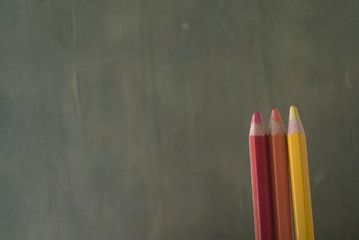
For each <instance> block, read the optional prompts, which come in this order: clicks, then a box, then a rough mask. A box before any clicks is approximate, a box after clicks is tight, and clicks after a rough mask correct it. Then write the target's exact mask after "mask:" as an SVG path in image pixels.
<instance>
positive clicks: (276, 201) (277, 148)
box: [268, 109, 292, 240]
mask: <svg viewBox="0 0 359 240" xmlns="http://www.w3.org/2000/svg"><path fill="white" fill-rule="evenodd" d="M268 140H269V161H270V169H271V180H272V181H271V182H272V199H273V218H274V233H275V239H277V240H288V239H292V217H291V212H290V197H289V179H288V155H287V142H286V136H285V131H284V126H283V122H282V119H281V117H280V114H279V111H278V109H274V110H272V115H271V120H270V122H269V131H268Z"/></svg>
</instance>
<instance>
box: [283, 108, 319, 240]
mask: <svg viewBox="0 0 359 240" xmlns="http://www.w3.org/2000/svg"><path fill="white" fill-rule="evenodd" d="M287 140H288V156H289V167H290V176H291V187H292V206H293V219H294V230H295V238H296V239H297V240H302V239H306V240H312V239H314V228H313V216H312V203H311V197H310V184H309V170H308V158H307V144H306V137H305V133H304V129H303V126H302V123H301V121H300V118H299V114H298V110H297V108H296V107H295V106H291V107H290V113H289V122H288V134H287Z"/></svg>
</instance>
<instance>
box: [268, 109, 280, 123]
mask: <svg viewBox="0 0 359 240" xmlns="http://www.w3.org/2000/svg"><path fill="white" fill-rule="evenodd" d="M270 119H271V120H273V121H276V122H282V118H281V117H280V114H279V111H278V109H276V108H275V109H273V110H272V114H271V117H270Z"/></svg>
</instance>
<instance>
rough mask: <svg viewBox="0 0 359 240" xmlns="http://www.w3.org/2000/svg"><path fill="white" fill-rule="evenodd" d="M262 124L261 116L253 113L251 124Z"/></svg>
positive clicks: (258, 113)
mask: <svg viewBox="0 0 359 240" xmlns="http://www.w3.org/2000/svg"><path fill="white" fill-rule="evenodd" d="M262 122H263V120H262V115H261V113H260V112H255V113H253V116H252V123H256V124H261V123H262Z"/></svg>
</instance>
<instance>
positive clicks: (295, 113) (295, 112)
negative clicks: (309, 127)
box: [289, 106, 300, 119]
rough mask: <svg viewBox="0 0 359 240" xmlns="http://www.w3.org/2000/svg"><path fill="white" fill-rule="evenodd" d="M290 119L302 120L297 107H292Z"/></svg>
mask: <svg viewBox="0 0 359 240" xmlns="http://www.w3.org/2000/svg"><path fill="white" fill-rule="evenodd" d="M289 119H300V117H299V113H298V109H297V107H296V106H290V110H289Z"/></svg>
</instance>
